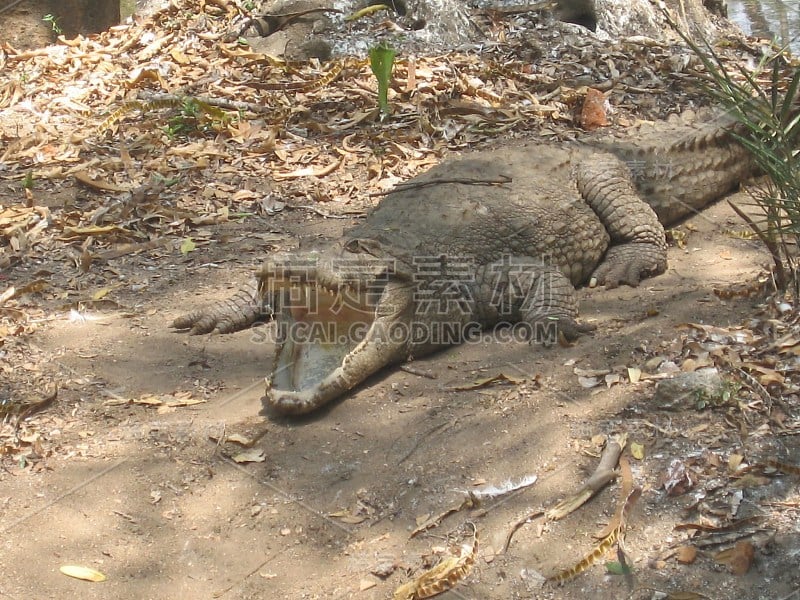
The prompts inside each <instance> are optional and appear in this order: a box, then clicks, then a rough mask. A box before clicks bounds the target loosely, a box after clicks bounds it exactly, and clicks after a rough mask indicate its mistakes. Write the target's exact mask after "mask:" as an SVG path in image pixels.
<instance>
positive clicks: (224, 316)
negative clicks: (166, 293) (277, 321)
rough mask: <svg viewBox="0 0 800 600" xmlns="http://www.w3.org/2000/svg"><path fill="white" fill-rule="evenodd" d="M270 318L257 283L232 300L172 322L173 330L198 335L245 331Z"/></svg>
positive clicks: (252, 283)
mask: <svg viewBox="0 0 800 600" xmlns="http://www.w3.org/2000/svg"><path fill="white" fill-rule="evenodd" d="M271 314H272V312H271V310H270V307H269V306H268V305H267V304H266V303H265V302H264V301H263V300H262V297H261V294H260V293H259V290H258V279H253V280H251V281H250V282H249V283H248V284H247V285H245V286H244V287H243V288H241V289H240V290H239V291H238V292H236V293H235V294H234V295H233V296H231V297H229V298H225V299H224V300H220V301H219V302H215V303H214V304H211V305H210V306H207V307H205V308H201V309H199V310H195V311H193V312H190V313H187V314H185V315H182V316H180V317H178V318H177V319H175V320H174V321H173V322H172V326H173V327H174V328H175V329H188V330H189V332H190V333H191V334H193V335H197V334H201V333H211V332H214V333H232V332H234V331H239V330H241V329H246V328H247V327H249V326H250V325H252V324H253V323H255V322H256V321H260V320H263V319H265V318H267V317H269V316H270V315H271Z"/></svg>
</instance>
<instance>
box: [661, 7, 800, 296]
mask: <svg viewBox="0 0 800 600" xmlns="http://www.w3.org/2000/svg"><path fill="white" fill-rule="evenodd" d="M665 14H666V13H665ZM666 16H667V20H668V22H669V23H670V25H671V26H672V27H673V28H674V29H675V31H676V32H677V33H678V35H680V36H681V37H682V38H683V40H684V41H685V42H686V43H687V44H688V45H689V47H690V48H691V49H692V51H693V52H694V53H695V54H696V55H697V57H698V58H699V59H700V61H701V62H702V64H703V66H704V67H705V70H706V73H707V79H706V81H705V82H704V88H705V90H706V91H707V93H708V94H709V95H710V96H711V97H712V98H713V99H714V100H715V101H716V102H718V103H719V104H720V105H721V106H722V107H723V108H724V109H725V110H726V111H727V113H728V115H729V116H730V117H732V118H733V119H734V121H735V122H736V123H737V125H738V127H737V128H735V129H734V131H733V134H732V135H733V136H734V138H735V139H736V140H737V141H738V142H739V143H740V144H742V145H743V146H744V147H745V148H746V149H747V150H748V151H749V152H750V154H751V155H752V157H753V160H754V161H755V163H756V165H757V167H758V169H759V170H760V171H761V172H762V173H764V174H765V175H767V176H768V181H767V183H766V184H764V185H760V186H758V187H757V188H755V189H754V190H753V191H752V192H751V198H752V200H753V204H754V205H755V206H756V207H757V209H758V211H759V212H760V213H762V215H763V217H762V218H760V219H758V220H756V219H753V218H752V217H750V216H749V215H747V214H746V213H745V212H744V211H743V210H742V209H741V208H740V207H738V206H736V205H734V204H733V203H731V207H732V208H733V209H734V210H735V211H736V213H737V214H738V215H739V216H740V217H741V218H742V219H743V220H744V221H745V222H746V223H747V224H748V226H749V227H750V228H751V229H752V230H753V231H754V232H755V234H756V235H757V236H758V238H759V239H760V240H761V241H762V242H763V243H764V245H765V246H766V248H767V250H768V251H769V253H770V255H771V257H772V261H773V263H774V265H775V270H774V274H775V281H776V284H777V286H778V288H779V289H780V290H782V291H791V292H792V294H793V295H794V296H795V298H800V279H798V273H797V254H796V251H792V247H794V248H797V247H798V244H800V96H799V95H798V91H799V90H800V63H798V62H797V61H794V62H793V61H792V59H791V57H789V56H788V55H787V52H786V49H785V48H778V49H777V50H774V51H772V52H771V53H769V54H768V55H766V56H764V57H763V58H762V60H761V62H760V64H759V65H758V67H757V68H756V69H755V70H754V71H749V70H747V69H744V68H742V67H739V68H737V69H736V70H735V71H734V72H733V73H732V72H731V71H730V70H729V68H728V66H727V65H726V64H725V62H724V61H723V59H722V58H721V57H720V56H719V54H718V53H717V52H715V51H714V48H713V47H712V46H711V44H709V43H708V41H706V40H703V41H702V44H703V46H704V47H701V46H700V45H698V44H697V43H696V42H694V40H693V39H692V38H691V37H690V36H688V35H686V34H685V33H684V32H683V31H682V30H681V29H680V28H678V27H677V25H676V24H675V23H674V22H673V21H672V20H671V18H670V17H669V15H668V14H667V15H666ZM764 74H768V82H763V83H762V79H761V77H762V75H764Z"/></svg>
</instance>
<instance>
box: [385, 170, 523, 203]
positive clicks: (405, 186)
mask: <svg viewBox="0 0 800 600" xmlns="http://www.w3.org/2000/svg"><path fill="white" fill-rule="evenodd" d="M511 181H512V179H511V177H509V176H508V175H500V176H499V177H497V178H496V179H471V178H469V177H447V178H444V179H435V180H433V181H407V182H405V183H398V184H397V185H396V186H394V188H393V189H391V190H387V191H385V192H372V193H371V194H369V197H370V198H373V197H375V196H385V195H386V194H389V193H391V192H401V191H405V190H415V189H419V188H423V187H428V186H430V185H442V184H445V183H457V184H462V185H503V184H505V183H511Z"/></svg>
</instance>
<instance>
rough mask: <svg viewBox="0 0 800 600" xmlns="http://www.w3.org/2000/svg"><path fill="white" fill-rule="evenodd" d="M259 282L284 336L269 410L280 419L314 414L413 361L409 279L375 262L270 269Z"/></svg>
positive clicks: (271, 381) (270, 385) (268, 397)
mask: <svg viewBox="0 0 800 600" xmlns="http://www.w3.org/2000/svg"><path fill="white" fill-rule="evenodd" d="M315 259H316V257H312V260H315ZM310 262H311V261H310ZM340 267H341V268H340ZM260 275H261V282H262V284H261V285H262V290H261V294H262V297H264V298H272V299H273V300H274V306H275V309H276V312H275V320H276V322H277V328H278V332H277V343H278V348H277V353H276V355H275V361H274V363H273V369H272V373H271V375H270V377H269V378H268V379H267V395H266V403H267V405H268V406H270V407H272V408H274V409H276V410H278V411H279V412H280V413H282V414H302V413H307V412H310V411H312V410H314V409H315V408H318V407H319V406H322V405H323V404H325V403H326V402H328V401H329V400H331V399H333V398H336V397H337V396H341V395H343V394H344V393H346V392H347V391H348V390H350V389H352V388H354V387H355V386H356V385H358V384H359V383H361V382H362V381H364V380H365V379H366V378H367V377H369V376H370V375H372V374H373V373H375V372H377V371H379V370H380V369H382V368H383V367H385V366H387V365H389V364H392V363H395V362H398V361H399V360H402V358H403V357H405V356H407V355H408V352H407V349H408V344H409V336H408V335H405V334H404V331H405V329H406V326H407V324H408V322H409V320H410V312H411V311H412V309H413V286H412V285H410V283H409V281H408V277H405V276H398V275H397V274H396V272H394V271H391V270H390V269H387V268H386V267H385V266H384V265H382V264H380V263H376V262H374V261H372V262H365V261H361V262H359V263H355V266H354V263H352V262H351V263H349V264H346V265H344V266H342V265H337V264H332V263H325V264H320V263H314V262H311V264H310V265H308V264H305V265H300V266H297V265H294V264H288V265H287V264H285V263H268V264H267V265H266V266H265V267H264V268H262V270H261V271H260ZM264 288H266V289H264Z"/></svg>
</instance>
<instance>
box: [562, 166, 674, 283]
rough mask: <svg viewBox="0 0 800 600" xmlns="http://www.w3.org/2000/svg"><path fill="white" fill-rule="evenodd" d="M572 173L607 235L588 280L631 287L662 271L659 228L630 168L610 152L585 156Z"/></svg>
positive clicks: (664, 263) (662, 239)
mask: <svg viewBox="0 0 800 600" xmlns="http://www.w3.org/2000/svg"><path fill="white" fill-rule="evenodd" d="M578 164H579V166H578V167H577V169H576V173H575V177H576V181H577V184H578V190H579V191H580V193H581V195H582V196H583V198H584V200H585V201H586V202H587V204H589V206H591V207H592V210H594V212H595V213H596V214H597V216H598V217H599V219H600V220H601V221H602V223H603V225H604V227H605V228H606V231H608V233H609V235H610V236H611V247H610V248H609V250H608V252H606V255H605V258H604V259H603V262H602V263H601V264H600V266H598V267H597V268H596V269H595V271H594V273H593V274H592V283H595V282H596V283H598V284H600V285H605V286H606V287H609V288H613V287H617V286H618V285H619V284H621V283H624V284H627V285H631V286H636V285H638V284H639V281H641V280H642V279H643V278H645V277H652V276H654V275H659V274H660V273H663V272H664V271H665V270H666V269H667V242H666V239H665V237H664V227H663V226H662V225H661V223H660V222H659V220H658V217H657V216H656V213H655V212H654V211H653V209H652V208H651V207H650V206H649V205H648V204H647V203H646V202H645V201H644V200H642V199H641V198H640V197H639V194H638V192H637V191H636V188H635V187H634V185H633V179H632V177H631V172H630V170H629V169H628V167H627V165H625V163H624V162H622V161H621V160H619V159H618V158H616V157H615V156H612V155H610V154H599V155H594V156H589V157H586V159H585V160H582V161H580V162H579V163H578Z"/></svg>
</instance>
